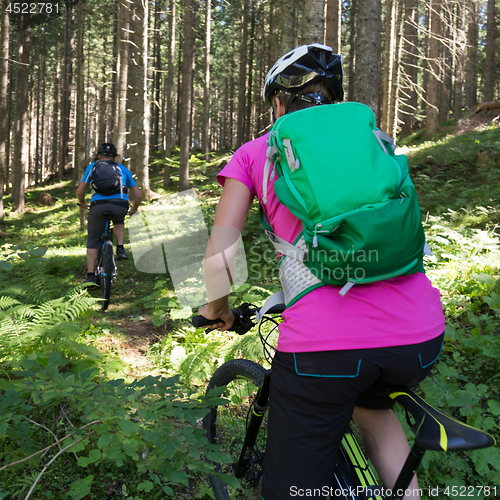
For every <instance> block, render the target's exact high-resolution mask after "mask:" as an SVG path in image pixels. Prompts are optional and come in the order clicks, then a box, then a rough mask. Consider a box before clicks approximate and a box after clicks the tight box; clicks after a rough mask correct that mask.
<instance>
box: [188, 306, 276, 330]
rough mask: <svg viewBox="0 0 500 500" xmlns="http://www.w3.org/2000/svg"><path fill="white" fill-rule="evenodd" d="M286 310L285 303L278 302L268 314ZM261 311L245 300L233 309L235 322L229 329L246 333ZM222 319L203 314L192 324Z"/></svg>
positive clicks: (206, 323) (202, 324)
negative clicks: (210, 317) (206, 316)
mask: <svg viewBox="0 0 500 500" xmlns="http://www.w3.org/2000/svg"><path fill="white" fill-rule="evenodd" d="M284 310H285V304H278V305H276V306H273V307H272V308H271V309H269V311H267V313H266V314H281V313H282V312H283V311H284ZM258 311H260V307H251V306H250V304H249V303H248V302H244V303H243V304H241V306H239V307H236V308H235V309H231V312H232V313H233V316H234V323H233V326H232V327H231V328H229V330H230V331H231V332H236V333H237V334H238V335H245V333H247V332H248V331H250V330H251V329H252V328H253V327H254V326H255V322H254V321H253V317H254V316H255V314H256V313H257V312H258ZM221 321H222V320H221V319H219V318H217V319H207V318H205V317H203V316H195V317H194V318H193V319H192V320H191V324H192V325H193V326H194V327H196V328H201V327H203V326H210V325H213V324H214V323H220V322H221Z"/></svg>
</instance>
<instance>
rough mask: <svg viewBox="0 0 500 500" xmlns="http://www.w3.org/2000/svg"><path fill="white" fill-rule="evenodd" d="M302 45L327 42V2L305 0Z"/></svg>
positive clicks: (301, 34) (301, 33)
mask: <svg viewBox="0 0 500 500" xmlns="http://www.w3.org/2000/svg"><path fill="white" fill-rule="evenodd" d="M300 28H301V29H300V43H301V44H310V43H324V41H325V0H304V9H303V11H302V23H301V26H300Z"/></svg>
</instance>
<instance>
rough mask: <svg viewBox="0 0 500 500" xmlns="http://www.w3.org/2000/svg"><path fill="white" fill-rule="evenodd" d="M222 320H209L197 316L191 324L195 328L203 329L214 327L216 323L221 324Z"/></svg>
mask: <svg viewBox="0 0 500 500" xmlns="http://www.w3.org/2000/svg"><path fill="white" fill-rule="evenodd" d="M221 321H222V320H221V319H219V318H217V319H207V318H205V317H204V316H195V317H194V318H193V319H192V320H191V324H192V325H193V326H194V327H195V328H201V327H203V326H210V325H213V324H214V323H220V322H221Z"/></svg>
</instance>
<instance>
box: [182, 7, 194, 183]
mask: <svg viewBox="0 0 500 500" xmlns="http://www.w3.org/2000/svg"><path fill="white" fill-rule="evenodd" d="M196 7H197V6H196V0H186V7H185V12H184V44H183V45H184V58H183V61H182V104H181V134H180V135H181V150H180V158H179V191H185V190H187V189H189V146H190V140H191V127H190V117H191V91H192V86H193V67H194V48H195V31H194V17H195V9H196Z"/></svg>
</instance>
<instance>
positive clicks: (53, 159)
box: [50, 49, 61, 172]
mask: <svg viewBox="0 0 500 500" xmlns="http://www.w3.org/2000/svg"><path fill="white" fill-rule="evenodd" d="M60 52H61V51H60V50H59V49H57V50H56V55H57V56H58V55H59V54H60ZM55 65H56V67H55V70H54V90H53V92H54V93H53V96H52V97H53V99H52V145H51V155H50V163H51V166H52V168H51V171H52V172H56V171H57V170H58V167H57V166H58V160H59V154H58V152H59V149H58V148H59V144H58V138H59V130H60V128H59V123H60V121H59V103H60V102H61V63H60V57H56V62H55Z"/></svg>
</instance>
